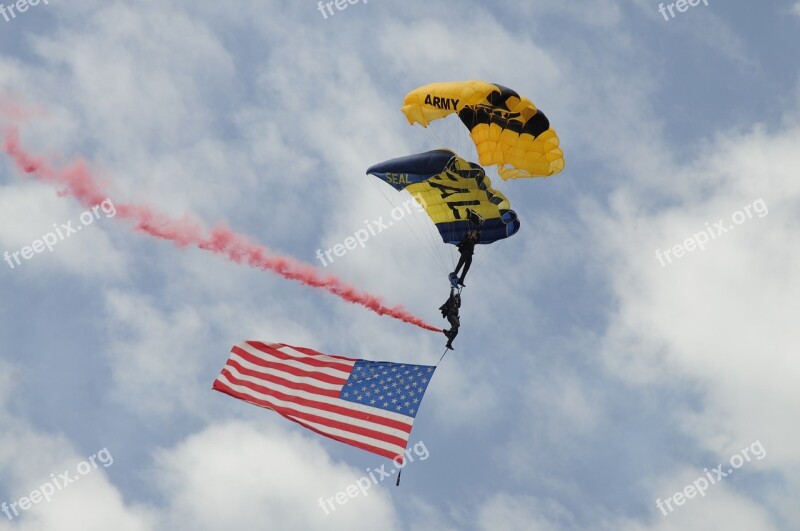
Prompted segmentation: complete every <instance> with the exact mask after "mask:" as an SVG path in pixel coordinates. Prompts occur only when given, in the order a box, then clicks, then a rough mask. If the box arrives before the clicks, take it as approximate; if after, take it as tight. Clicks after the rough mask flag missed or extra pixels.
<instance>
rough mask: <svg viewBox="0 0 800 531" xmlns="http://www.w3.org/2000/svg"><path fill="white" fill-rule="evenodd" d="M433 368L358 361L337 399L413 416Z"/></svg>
mask: <svg viewBox="0 0 800 531" xmlns="http://www.w3.org/2000/svg"><path fill="white" fill-rule="evenodd" d="M435 368H436V367H431V366H428V365H408V364H405V363H391V362H388V361H366V360H358V361H356V363H355V365H353V372H351V373H350V378H348V379H347V383H346V384H345V385H344V387H342V392H341V394H340V395H339V398H341V399H342V400H347V401H348V402H355V403H356V404H363V405H365V406H371V407H377V408H380V409H385V410H386V411H392V412H393V413H400V414H402V415H408V416H409V417H416V416H417V409H418V408H419V405H420V403H421V402H422V395H424V394H425V389H427V388H428V383H429V382H430V381H431V377H432V376H433V371H434V369H435Z"/></svg>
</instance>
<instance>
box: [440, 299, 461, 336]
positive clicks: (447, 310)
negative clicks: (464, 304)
mask: <svg viewBox="0 0 800 531" xmlns="http://www.w3.org/2000/svg"><path fill="white" fill-rule="evenodd" d="M460 307H461V294H460V293H458V292H456V290H455V289H453V288H450V297H448V299H447V302H445V303H444V304H442V305H441V306H440V307H439V311H441V312H442V317H444V318H446V319H447V320H448V321H449V322H450V330H447V329H446V328H443V329H442V332H444V335H445V336H447V345H446V346H447V348H449V349H450V350H455V349H454V348H453V340H454V339H455V338H456V336H457V335H458V327H459V326H461V322H460V321H459V319H458V309H459V308H460Z"/></svg>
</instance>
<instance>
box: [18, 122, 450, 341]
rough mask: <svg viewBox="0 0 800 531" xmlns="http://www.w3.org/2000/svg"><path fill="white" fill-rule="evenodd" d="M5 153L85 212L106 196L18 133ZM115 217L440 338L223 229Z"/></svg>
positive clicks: (147, 215)
mask: <svg viewBox="0 0 800 531" xmlns="http://www.w3.org/2000/svg"><path fill="white" fill-rule="evenodd" d="M5 151H6V153H7V154H8V155H9V156H10V157H11V158H12V159H13V160H14V162H15V163H16V165H17V168H18V169H20V170H21V171H23V172H25V173H27V174H30V175H33V176H34V177H35V178H37V179H38V180H40V181H44V182H48V183H52V184H55V185H57V186H59V187H60V190H59V194H60V195H69V196H72V197H74V198H75V199H77V200H78V201H80V202H81V203H82V204H83V205H84V206H86V207H93V206H95V205H98V204H100V203H102V202H103V201H105V200H106V199H107V198H108V195H107V194H106V193H105V192H103V191H102V189H101V188H100V186H99V184H98V183H97V182H96V181H95V179H94V177H93V176H92V173H91V171H90V170H89V168H88V167H87V165H86V163H85V162H84V161H83V160H82V159H78V160H76V161H75V162H74V163H73V164H72V165H71V166H69V167H66V168H55V167H53V166H51V165H50V164H48V163H47V162H46V161H45V160H44V159H43V158H41V157H37V156H34V155H31V154H29V153H27V152H26V151H25V150H24V149H23V147H22V145H21V144H20V140H19V132H18V131H17V129H16V128H14V127H10V128H8V129H7V130H6V134H5ZM115 207H116V209H117V216H119V217H121V218H124V219H129V220H131V221H133V222H134V223H135V224H136V227H135V228H136V230H139V231H141V232H145V233H147V234H149V235H151V236H155V237H156V238H162V239H164V240H169V241H171V242H173V243H174V244H175V245H177V246H178V247H186V246H189V245H192V246H195V247H198V248H200V249H204V250H206V251H210V252H212V253H215V254H219V255H222V256H225V257H227V258H228V260H231V261H232V262H236V263H237V264H247V265H249V266H250V267H255V268H258V269H263V270H270V271H274V272H276V273H278V274H279V275H281V276H283V277H284V278H288V279H291V280H296V281H298V282H302V283H303V284H306V285H308V286H313V287H315V288H322V289H324V290H326V291H329V292H331V293H333V294H334V295H338V296H339V297H341V298H343V299H344V300H346V301H348V302H352V303H355V304H360V305H362V306H364V307H366V308H369V309H370V310H372V311H373V312H375V313H377V314H379V315H388V316H390V317H394V318H395V319H399V320H401V321H405V322H406V323H411V324H414V325H417V326H419V327H420V328H424V329H425V330H431V331H434V332H440V331H441V328H436V327H434V326H431V325H429V324H427V323H426V322H425V321H423V320H422V319H420V318H418V317H415V316H414V315H412V314H411V313H409V312H407V311H406V310H404V309H403V308H402V307H400V306H395V307H392V308H389V307H387V306H385V305H384V304H383V302H382V301H381V299H380V298H378V297H376V296H374V295H370V294H369V293H366V292H363V291H358V290H357V289H356V288H354V287H352V286H350V285H349V284H347V283H345V282H343V281H341V280H339V279H338V278H336V277H335V276H333V275H326V276H324V277H323V276H320V274H319V271H318V270H317V268H316V267H314V266H312V265H309V264H306V263H304V262H301V261H299V260H295V259H294V258H288V257H284V256H275V255H270V252H269V250H268V249H267V248H266V247H262V246H260V245H258V244H255V243H253V242H252V241H250V240H249V239H248V238H246V237H245V236H242V235H240V234H237V233H235V232H233V231H231V230H230V229H228V228H227V227H225V226H224V225H222V224H218V225H217V226H216V227H214V228H213V229H211V231H210V232H207V231H206V230H205V229H204V227H203V226H202V225H201V224H200V223H198V222H196V221H192V220H191V219H188V218H186V217H184V218H183V219H180V220H176V219H172V218H170V217H169V216H166V215H164V214H161V213H159V212H155V211H153V210H152V209H150V208H149V207H147V206H139V205H131V204H127V203H125V204H115Z"/></svg>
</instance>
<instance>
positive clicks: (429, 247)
mask: <svg viewBox="0 0 800 531" xmlns="http://www.w3.org/2000/svg"><path fill="white" fill-rule="evenodd" d="M367 177H368V178H369V180H370V181H371V182H372V184H373V186H375V187H376V188H377V189H378V190H379V191H380V193H381V195H382V196H383V198H384V199H385V200H386V203H387V204H389V205H391V206H392V207H393V208H394V207H395V206H396V205H395V204H394V201H392V200H391V199H390V197H389V195H388V194H387V193H386V191H385V190H384V189H383V188H382V187H381V185H380V183H379V182H378V181H377V179H374V178H373V177H371V176H369V175H368V176H367ZM402 219H403V223H405V225H406V227H408V229H409V231H410V232H411V234H413V235H414V238H416V240H417V241H418V242H419V244H420V246H422V248H424V249H425V250H426V252H427V253H428V254H429V255H430V256H431V257H432V258H433V259H434V260H435V261H437V262H439V266H440V267H446V264H445V261H444V260H443V258H442V256H441V255H440V254H439V253H438V252H437V249H436V246H435V244H434V243H432V240H431V237H430V234H428V242H427V243H426V242H424V241H423V240H422V238H421V237H420V234H419V233H418V232H417V230H415V229H414V228H413V227H411V225H410V224H409V223H408V221H407V219H406V216H403V218H402ZM420 232H421V233H422V234H424V233H425V231H424V230H421V231H420Z"/></svg>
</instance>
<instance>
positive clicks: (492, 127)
mask: <svg viewBox="0 0 800 531" xmlns="http://www.w3.org/2000/svg"><path fill="white" fill-rule="evenodd" d="M402 111H403V114H405V115H406V118H407V119H408V122H409V123H410V124H412V125H413V124H415V123H418V124H420V125H422V126H423V127H427V126H428V124H429V123H430V122H432V121H433V120H437V119H439V118H444V117H445V116H448V115H450V114H453V113H457V114H458V117H459V118H460V119H461V121H462V122H463V124H464V125H465V126H467V129H469V132H470V136H471V137H472V141H473V142H474V143H475V147H476V148H477V150H478V157H479V160H480V163H481V164H482V165H483V166H492V165H496V166H497V172H498V174H499V175H500V177H501V178H502V179H504V180H508V179H519V178H528V177H549V176H550V175H554V174H556V173H558V172H560V171H561V170H563V169H564V154H563V153H562V152H561V148H560V147H559V140H558V136H557V135H556V132H555V131H554V130H553V129H552V128H550V122H549V120H548V119H547V117H546V116H545V115H544V113H543V112H541V111H540V110H538V109H537V108H536V106H535V105H534V104H533V102H532V101H531V100H529V99H528V98H525V97H524V96H520V95H519V94H517V93H516V92H514V91H513V90H511V89H509V88H506V87H504V86H502V85H497V84H494V83H487V82H485V81H453V82H443V83H431V84H429V85H425V86H423V87H419V88H417V89H414V90H412V91H411V92H409V93H408V94H407V95H406V97H405V99H404V100H403V108H402Z"/></svg>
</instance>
